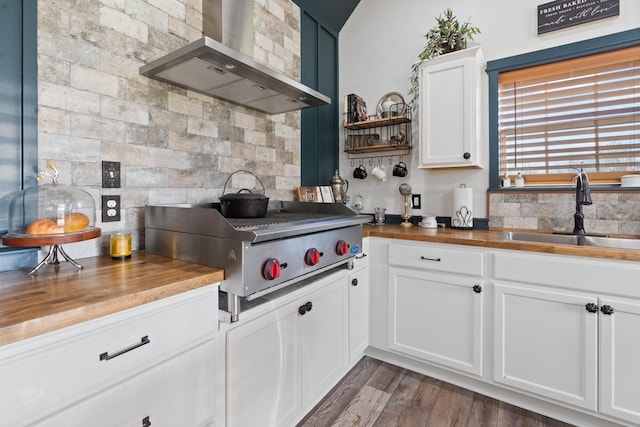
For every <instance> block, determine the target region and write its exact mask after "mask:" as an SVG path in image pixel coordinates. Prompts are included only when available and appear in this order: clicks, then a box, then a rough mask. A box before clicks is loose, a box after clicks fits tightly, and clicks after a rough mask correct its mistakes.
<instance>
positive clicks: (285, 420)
mask: <svg viewBox="0 0 640 427" xmlns="http://www.w3.org/2000/svg"><path fill="white" fill-rule="evenodd" d="M345 277H346V276H345V275H343V274H341V275H340V276H339V278H337V279H333V280H332V281H330V282H328V283H326V284H324V285H320V287H319V288H317V289H316V290H314V291H312V292H310V293H309V294H307V295H305V296H303V297H299V298H297V299H296V300H294V301H291V302H288V303H284V305H283V306H281V307H278V308H275V309H273V310H268V311H265V312H263V313H262V314H260V315H259V316H257V317H255V318H253V319H247V320H246V321H245V322H243V321H242V320H241V321H240V322H238V325H235V326H233V327H232V328H231V329H229V330H228V331H227V386H226V389H227V392H226V398H227V425H228V426H229V427H235V426H238V427H248V426H260V427H264V426H289V425H293V424H295V422H296V421H297V419H298V418H300V417H301V416H302V415H303V413H302V411H303V410H307V409H310V407H312V406H313V405H314V404H315V403H317V401H318V400H319V399H320V398H321V397H322V396H324V395H325V394H326V393H327V392H328V391H329V390H330V389H331V388H332V387H333V386H334V385H335V384H336V383H337V382H338V380H339V379H340V378H341V377H342V375H344V373H345V372H346V370H347V369H348V348H349V347H348V331H349V328H348V317H347V310H348V305H347V304H348V300H347V286H346V283H345Z"/></svg>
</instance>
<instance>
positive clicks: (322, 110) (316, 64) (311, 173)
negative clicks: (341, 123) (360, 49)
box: [301, 10, 338, 185]
mask: <svg viewBox="0 0 640 427" xmlns="http://www.w3.org/2000/svg"><path fill="white" fill-rule="evenodd" d="M301 59H302V70H301V75H302V83H304V84H305V85H307V86H310V87H312V88H314V89H316V90H318V91H320V92H322V93H324V94H325V95H327V96H329V97H330V98H331V104H330V105H325V106H322V107H317V108H307V109H305V110H302V132H301V139H302V140H301V143H302V147H301V162H302V165H301V169H302V170H301V184H302V185H328V184H329V181H330V180H331V177H332V176H333V171H334V170H335V169H336V168H337V167H338V111H337V108H338V101H337V100H338V95H337V92H338V35H337V34H336V33H335V32H334V31H332V30H330V29H328V28H327V27H325V26H323V25H322V23H320V22H318V21H317V20H316V19H315V18H314V17H312V16H310V15H309V14H307V13H305V11H304V10H302V12H301Z"/></svg>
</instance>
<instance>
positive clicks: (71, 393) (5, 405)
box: [0, 286, 218, 426]
mask: <svg viewBox="0 0 640 427" xmlns="http://www.w3.org/2000/svg"><path fill="white" fill-rule="evenodd" d="M217 314H218V287H217V286H207V287H205V288H201V289H197V290H194V291H190V292H186V293H184V294H180V295H176V296H173V297H168V298H164V299H162V300H159V301H155V302H151V303H148V304H144V305H142V306H139V307H136V308H132V309H129V310H124V311H122V312H119V313H116V314H112V315H109V316H104V317H102V318H99V319H95V320H92V321H88V322H84V323H81V324H78V325H75V326H72V327H68V328H63V329H60V330H58V331H55V332H51V333H48V334H44V335H41V336H38V337H34V338H31V339H27V340H23V341H19V342H16V343H13V344H9V345H6V346H3V347H0V378H2V381H1V382H0V413H1V414H2V417H0V426H16V425H26V424H30V423H34V422H37V421H43V420H45V419H46V417H48V416H50V415H53V414H54V413H56V412H58V411H61V410H63V409H65V410H68V411H69V412H67V414H66V415H64V416H63V415H60V417H62V418H64V419H65V420H76V421H74V422H69V423H67V424H61V425H88V424H87V423H82V422H80V420H84V419H85V418H83V417H84V415H83V414H84V412H83V410H81V409H78V411H77V412H76V411H75V410H72V409H68V408H71V407H73V406H74V405H76V404H77V403H79V402H81V401H84V400H86V399H87V398H89V397H91V399H92V400H91V401H92V402H94V403H91V405H92V407H97V406H100V405H104V406H105V407H108V406H110V405H112V404H113V402H114V400H113V397H114V395H115V394H117V393H116V392H114V391H113V390H115V389H116V388H119V389H121V390H125V389H126V391H123V393H124V394H126V395H127V399H126V400H127V405H128V407H127V408H128V409H127V410H126V411H124V412H125V413H124V414H123V415H127V416H129V415H131V414H134V413H136V414H140V415H141V414H142V413H143V412H145V411H146V409H147V408H150V407H152V406H154V405H155V406H156V407H157V406H163V405H162V404H161V402H162V401H164V400H167V399H169V400H175V402H174V404H173V406H172V408H173V409H174V410H178V409H177V405H182V406H180V410H181V411H183V412H185V413H186V412H193V413H194V414H195V413H198V416H197V421H196V418H195V417H194V416H191V415H190V416H189V417H188V418H186V419H185V423H182V425H185V426H187V425H202V423H204V422H205V420H212V419H213V412H214V408H215V405H214V402H213V401H212V402H210V403H211V404H210V405H203V406H202V407H199V408H196V405H198V404H201V403H203V402H206V401H209V400H210V399H211V396H213V395H214V380H215V378H213V377H210V376H209V375H212V374H213V371H212V368H211V367H210V366H209V365H208V364H204V363H202V364H201V365H199V367H194V369H197V370H199V375H202V378H200V379H199V380H198V382H196V383H193V384H191V383H190V382H189V381H190V379H193V378H194V375H185V376H184V377H181V378H180V375H178V377H176V378H169V377H167V378H166V379H160V378H157V377H154V376H153V374H144V375H146V377H145V378H147V379H148V380H143V379H142V377H140V379H135V378H136V377H137V376H138V375H140V374H141V373H142V372H145V371H147V370H149V369H151V371H148V372H152V371H153V369H154V367H157V366H161V364H163V363H166V362H169V361H172V362H171V363H172V364H171V365H167V366H171V367H173V366H176V365H174V364H177V365H180V363H181V362H180V361H179V360H181V358H182V357H187V356H186V353H185V351H186V350H187V349H190V348H195V347H197V346H199V345H202V344H203V343H206V342H208V341H211V340H212V339H213V338H214V336H215V333H216V330H217ZM202 351H204V350H202ZM198 354H200V355H201V354H202V353H201V352H200V353H198ZM199 360H202V359H199ZM210 363H211V365H213V363H214V360H213V358H211V360H210ZM210 368H211V369H210ZM172 369H174V368H172ZM175 369H177V368H175ZM153 372H156V375H161V376H162V375H163V370H162V369H158V370H156V371H153ZM158 381H168V382H169V383H171V384H175V381H180V382H181V384H182V386H183V387H182V388H172V389H171V390H165V391H162V392H159V391H158V393H156V394H147V392H146V391H145V392H142V393H143V394H139V393H138V392H137V390H142V389H144V390H147V389H148V388H147V384H148V383H151V384H153V383H155V382H158ZM128 384H132V385H131V386H129V385H128ZM191 387H193V390H190V392H189V397H190V398H189V399H187V400H185V399H184V398H181V397H180V396H179V395H178V394H176V393H179V392H181V390H184V389H187V388H191ZM156 398H157V399H158V400H157V401H156V400H155V399H156ZM76 415H77V416H78V418H75V417H76ZM136 416H137V415H136ZM142 418H143V417H140V419H142ZM108 419H109V418H108ZM140 419H138V420H137V421H136V422H135V423H134V425H136V424H139V423H140ZM190 420H193V421H194V423H193V424H191V423H190ZM54 424H55V423H54ZM54 424H51V423H49V424H48V425H54ZM89 424H90V423H89ZM117 424H119V423H115V424H112V425H117Z"/></svg>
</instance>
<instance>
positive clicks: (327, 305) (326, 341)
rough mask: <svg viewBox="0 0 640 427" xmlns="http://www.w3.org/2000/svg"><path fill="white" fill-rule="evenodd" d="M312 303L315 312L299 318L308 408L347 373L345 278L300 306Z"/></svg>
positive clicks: (314, 294) (303, 386)
mask: <svg viewBox="0 0 640 427" xmlns="http://www.w3.org/2000/svg"><path fill="white" fill-rule="evenodd" d="M309 302H310V303H311V304H312V309H311V310H310V311H307V312H306V313H305V314H304V315H301V316H300V320H301V323H302V337H301V340H300V342H301V346H302V390H303V393H304V398H303V404H304V406H305V407H308V406H309V405H310V404H315V403H316V401H317V400H319V399H320V398H321V397H322V396H324V395H325V394H326V393H327V392H328V391H329V390H331V388H332V387H333V386H334V385H335V384H336V383H337V382H338V380H339V379H340V378H341V377H342V375H344V373H345V372H346V370H347V366H348V351H349V350H348V349H349V346H348V328H349V324H348V318H347V309H348V306H347V286H346V284H345V278H344V276H343V277H341V278H340V279H338V280H336V281H335V282H333V283H331V284H330V285H328V286H325V287H324V288H322V289H319V290H318V291H316V292H314V293H312V294H311V295H309V298H308V299H306V300H303V301H301V304H308V303H309Z"/></svg>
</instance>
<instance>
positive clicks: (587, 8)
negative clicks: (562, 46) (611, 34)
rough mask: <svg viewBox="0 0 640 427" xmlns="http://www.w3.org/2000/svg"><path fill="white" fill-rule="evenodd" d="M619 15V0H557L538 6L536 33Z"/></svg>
mask: <svg viewBox="0 0 640 427" xmlns="http://www.w3.org/2000/svg"><path fill="white" fill-rule="evenodd" d="M618 15H620V0H559V1H553V2H551V3H545V4H542V5H540V6H538V34H544V33H548V32H551V31H556V30H561V29H563V28H568V27H573V26H574V25H580V24H584V23H587V22H593V21H598V20H600V19H605V18H610V17H612V16H618Z"/></svg>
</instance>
